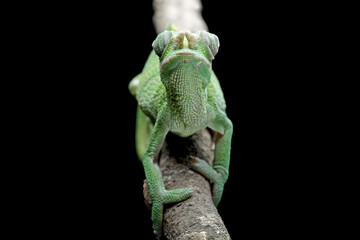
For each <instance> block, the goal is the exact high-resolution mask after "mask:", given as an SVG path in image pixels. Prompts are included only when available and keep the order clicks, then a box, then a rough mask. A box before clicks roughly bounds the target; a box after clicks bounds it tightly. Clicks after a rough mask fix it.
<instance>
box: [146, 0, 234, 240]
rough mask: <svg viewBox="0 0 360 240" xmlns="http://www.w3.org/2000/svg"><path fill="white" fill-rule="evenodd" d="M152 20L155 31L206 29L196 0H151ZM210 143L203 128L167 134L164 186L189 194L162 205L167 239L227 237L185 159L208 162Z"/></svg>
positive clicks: (203, 182) (207, 189)
mask: <svg viewBox="0 0 360 240" xmlns="http://www.w3.org/2000/svg"><path fill="white" fill-rule="evenodd" d="M153 7H154V17H153V22H154V26H155V29H156V32H157V33H161V32H162V31H164V30H165V29H166V28H167V26H168V25H169V24H171V23H172V24H175V26H176V27H177V28H178V30H179V31H191V32H195V31H199V30H207V25H206V23H205V21H204V20H203V18H202V16H201V9H202V6H201V1H200V0H154V1H153ZM213 148H214V143H213V141H212V137H211V134H210V132H209V131H208V130H207V129H204V130H202V131H199V132H197V133H195V134H194V135H192V136H191V137H189V138H180V137H178V136H175V135H173V134H168V136H167V138H166V141H165V143H164V146H163V148H162V150H161V155H160V159H159V165H160V169H161V172H162V175H163V180H164V183H165V188H166V189H168V190H170V189H176V188H182V187H189V188H191V189H192V190H193V196H192V197H191V198H189V199H187V200H185V201H183V202H180V203H177V204H172V205H166V206H165V208H164V220H163V231H164V236H165V238H167V239H169V240H173V239H177V240H185V239H186V240H191V239H230V235H229V233H228V231H227V229H226V227H225V225H224V223H223V221H222V219H221V217H220V215H219V213H218V211H217V209H216V207H215V206H214V204H213V201H212V196H211V185H210V183H209V181H208V180H207V179H205V178H204V177H203V176H201V175H200V174H198V173H197V172H195V171H193V170H191V169H190V168H189V167H188V165H187V162H188V161H191V157H192V156H197V157H200V158H202V159H204V160H206V161H208V163H209V164H212V160H213V157H214V151H213ZM144 197H145V203H146V204H147V205H148V207H149V208H150V207H151V199H150V197H149V195H148V192H147V185H146V181H144Z"/></svg>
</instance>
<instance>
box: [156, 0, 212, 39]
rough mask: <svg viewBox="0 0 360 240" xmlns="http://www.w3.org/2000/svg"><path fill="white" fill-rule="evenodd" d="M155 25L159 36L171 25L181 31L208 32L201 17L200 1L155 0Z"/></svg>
mask: <svg viewBox="0 0 360 240" xmlns="http://www.w3.org/2000/svg"><path fill="white" fill-rule="evenodd" d="M153 8H154V12H155V13H154V17H153V23H154V26H155V30H156V32H157V34H159V33H161V32H163V31H164V30H165V29H166V28H167V27H168V26H169V25H170V24H171V23H172V24H175V26H176V27H177V28H178V30H179V31H190V32H196V31H200V30H208V28H207V25H206V23H205V21H204V19H203V18H202V16H201V9H202V6H201V1H200V0H154V1H153Z"/></svg>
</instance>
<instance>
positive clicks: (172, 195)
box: [151, 188, 192, 238]
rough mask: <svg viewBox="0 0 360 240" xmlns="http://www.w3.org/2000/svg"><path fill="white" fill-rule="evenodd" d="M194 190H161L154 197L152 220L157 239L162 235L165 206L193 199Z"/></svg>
mask: <svg viewBox="0 0 360 240" xmlns="http://www.w3.org/2000/svg"><path fill="white" fill-rule="evenodd" d="M191 195H192V190H191V189H190V188H179V189H174V190H165V189H163V190H161V191H158V194H155V196H153V197H152V201H153V206H152V213H151V219H152V221H153V229H154V234H155V235H156V237H157V238H160V237H161V235H162V220H163V208H164V204H167V203H176V202H181V201H184V200H185V199H187V198H189V197H191Z"/></svg>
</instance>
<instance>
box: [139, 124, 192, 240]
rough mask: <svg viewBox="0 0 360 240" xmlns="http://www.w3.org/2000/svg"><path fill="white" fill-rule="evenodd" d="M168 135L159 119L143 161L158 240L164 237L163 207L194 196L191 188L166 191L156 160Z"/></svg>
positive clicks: (152, 217) (166, 129)
mask: <svg viewBox="0 0 360 240" xmlns="http://www.w3.org/2000/svg"><path fill="white" fill-rule="evenodd" d="M167 133H168V128H167V127H166V125H165V124H164V123H163V122H162V121H161V120H159V119H158V120H157V121H156V123H155V126H154V128H153V130H152V132H151V136H150V142H149V146H148V148H147V150H146V152H145V154H144V157H143V159H142V164H143V166H144V171H145V176H146V181H147V184H148V189H149V194H150V197H151V200H152V202H153V205H152V213H151V219H152V221H153V229H154V233H155V235H156V236H157V237H158V238H159V237H160V236H161V235H162V219H163V205H164V204H166V203H176V202H180V201H183V200H185V199H187V198H189V197H190V196H191V195H192V191H191V189H189V188H180V189H174V190H166V189H165V186H164V182H163V180H162V176H161V171H160V168H159V166H158V164H157V163H156V162H155V160H157V157H158V154H159V151H160V149H161V147H162V145H163V143H164V140H165V137H166V134H167Z"/></svg>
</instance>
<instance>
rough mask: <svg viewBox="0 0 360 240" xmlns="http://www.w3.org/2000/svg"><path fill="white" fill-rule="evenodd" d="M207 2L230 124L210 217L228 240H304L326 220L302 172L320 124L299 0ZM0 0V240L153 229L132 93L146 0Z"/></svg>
mask: <svg viewBox="0 0 360 240" xmlns="http://www.w3.org/2000/svg"><path fill="white" fill-rule="evenodd" d="M203 5H204V6H203V7H204V9H203V17H204V19H205V21H206V22H207V24H208V26H209V30H210V32H212V33H215V34H217V35H218V37H219V39H220V45H221V46H220V49H219V53H218V55H217V56H216V59H215V60H214V62H213V69H214V71H215V72H216V74H217V76H218V78H219V80H220V83H221V86H222V88H223V92H224V94H225V99H226V102H227V106H228V108H227V112H228V116H229V117H230V119H231V120H232V121H233V124H234V135H233V142H232V156H231V166H230V178H229V180H228V183H227V184H226V188H225V192H224V196H223V198H222V201H221V203H220V205H219V208H218V209H219V212H220V215H221V216H222V218H223V220H224V222H225V224H226V226H227V228H228V230H229V232H230V235H231V236H232V239H240V238H243V239H249V238H244V237H246V236H249V235H250V236H252V238H258V237H263V236H274V237H275V236H276V237H286V238H294V237H299V236H307V235H308V233H309V232H310V231H312V230H315V229H319V225H318V222H319V221H320V220H319V219H320V218H321V217H324V215H323V211H322V203H320V201H319V200H317V195H318V191H321V190H319V188H318V185H321V184H322V181H321V180H320V181H315V183H313V182H314V181H312V180H314V178H316V177H314V175H315V174H316V173H317V172H318V171H319V163H314V162H313V160H314V159H315V158H316V157H318V156H317V154H319V153H315V154H313V153H312V151H313V150H315V149H316V148H318V140H319V138H320V137H319V135H320V134H321V133H322V132H321V131H322V130H321V125H320V122H317V120H316V117H315V115H316V114H317V112H318V111H320V110H319V108H318V107H317V106H315V107H314V106H312V107H309V106H310V105H311V104H310V99H313V98H314V96H313V94H314V92H313V91H316V87H317V86H315V85H314V83H313V82H312V80H313V77H314V76H313V75H312V74H310V72H311V71H312V70H314V68H315V66H316V64H317V59H318V56H317V54H316V52H315V54H314V52H313V51H311V50H313V49H314V47H316V44H317V42H316V39H314V38H315V37H314V35H313V32H312V31H314V28H307V26H308V25H307V24H308V23H307V22H306V21H307V20H306V19H307V17H308V16H304V14H299V11H300V10H299V9H301V6H290V5H289V6H283V5H281V6H280V5H279V6H276V5H274V4H271V5H270V4H253V5H247V4H244V3H239V4H238V5H236V6H235V5H229V3H227V2H225V1H223V2H217V3H216V2H215V1H203ZM284 7H285V8H286V11H284V10H283V9H284ZM2 10H3V11H4V12H5V13H6V14H5V15H3V16H6V21H5V25H6V28H5V30H3V31H4V32H5V33H6V34H5V38H2V43H3V42H4V41H5V43H6V44H2V47H3V46H6V48H5V52H3V53H6V54H5V55H3V56H2V57H3V58H4V56H6V58H5V59H6V61H5V62H6V65H3V66H5V67H6V68H3V69H6V73H4V72H3V76H2V84H3V85H2V86H6V87H2V90H4V89H6V91H5V92H4V93H2V94H3V95H2V96H5V97H6V101H5V105H6V108H5V111H6V114H5V117H3V116H2V121H3V122H5V124H2V125H3V126H5V128H4V129H5V130H4V131H6V132H3V133H5V134H3V135H2V137H3V138H4V139H6V141H5V143H6V145H3V146H4V148H3V149H6V155H5V152H4V151H3V156H2V170H4V169H6V171H3V173H2V177H3V178H6V181H5V185H6V188H3V193H6V194H5V198H4V197H2V202H3V203H5V204H2V209H3V213H2V218H3V223H4V224H3V225H2V230H1V232H2V234H3V235H4V236H5V234H6V236H7V237H8V238H4V239H16V238H17V237H18V235H20V234H24V233H25V234H26V235H27V236H34V237H35V238H37V239H38V238H44V239H52V238H54V237H58V236H63V237H70V236H71V237H78V238H81V239H82V238H86V237H90V236H91V237H99V238H102V239H105V238H107V237H109V236H113V237H112V238H114V239H115V238H119V239H127V238H130V236H131V239H155V238H154V236H153V234H152V230H151V220H150V213H149V212H148V211H147V209H146V207H145V205H144V203H143V196H142V184H143V179H144V172H143V169H142V165H141V163H140V161H139V160H137V157H136V154H135V146H134V131H135V126H134V125H135V112H136V101H135V99H134V98H133V97H132V96H131V95H130V94H129V92H128V83H129V82H130V80H131V79H132V78H133V77H134V76H135V75H136V74H138V73H139V72H140V71H141V70H142V67H143V65H144V63H145V61H146V59H147V57H148V54H149V53H150V51H151V50H152V48H151V43H152V41H153V40H154V39H155V37H156V33H155V30H154V27H153V24H152V14H153V10H152V4H151V1H142V2H141V3H139V2H138V1H129V2H127V3H126V4H124V3H123V2H122V1H121V3H116V2H115V1H114V3H109V2H108V3H103V2H101V3H100V2H84V3H80V2H78V3H76V4H74V3H71V2H70V3H64V2H62V1H58V2H53V1H51V3H49V2H48V1H47V2H37V3H32V2H27V3H14V2H12V4H11V5H10V3H9V1H7V2H6V3H5V2H3V6H2ZM300 12H301V11H300ZM307 14H310V15H311V13H310V12H308V13H307ZM3 23H4V22H3ZM305 28H306V31H305ZM315 28H316V27H315ZM304 32H306V34H304ZM310 49H311V50H310ZM310 51H311V52H312V56H311V58H310V59H309V54H310ZM5 74H6V76H5ZM315 77H316V76H315ZM4 79H5V81H4ZM5 84H6V85H5ZM305 89H306V90H305ZM309 89H313V90H309ZM3 110H4V109H3ZM310 123H311V124H310ZM314 125H315V126H318V127H319V128H317V129H320V130H317V131H314V128H313V126H314ZM310 132H311V137H310ZM4 136H5V137H4ZM4 159H5V161H4ZM2 183H4V181H3V182H2ZM314 185H315V186H314ZM2 196H4V195H2ZM4 216H5V217H4ZM320 216H321V217H320ZM5 220H6V221H5ZM20 229H21V230H20ZM124 236H127V237H126V238H125V237H124Z"/></svg>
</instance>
